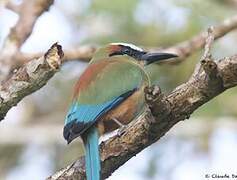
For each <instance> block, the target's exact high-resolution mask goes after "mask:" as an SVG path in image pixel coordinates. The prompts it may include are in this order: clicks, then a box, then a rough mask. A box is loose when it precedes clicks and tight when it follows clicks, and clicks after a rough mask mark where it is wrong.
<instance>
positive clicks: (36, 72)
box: [0, 43, 63, 119]
mask: <svg viewBox="0 0 237 180" xmlns="http://www.w3.org/2000/svg"><path fill="white" fill-rule="evenodd" d="M62 57H63V51H62V47H61V46H60V45H58V44H57V43H55V44H53V45H52V47H51V48H50V49H49V50H48V52H47V53H46V54H45V55H44V56H42V57H41V58H38V59H34V60H32V61H30V62H28V63H26V64H25V65H24V66H22V67H21V68H20V69H18V70H16V71H14V73H13V74H12V76H11V77H10V78H9V79H8V80H7V81H5V82H3V83H2V84H1V86H0V119H3V118H4V117H5V115H6V113H7V112H8V110H9V109H10V108H11V107H13V106H15V105H16V104H17V103H18V102H19V101H20V100H21V99H22V98H24V97H25V96H27V95H29V94H32V93H33V92H35V91H36V90H38V89H40V88H41V87H43V86H44V85H45V84H46V83H47V82H48V80H49V79H50V78H51V77H52V76H53V75H54V74H55V73H56V72H57V69H58V68H59V66H60V64H61V59H62Z"/></svg>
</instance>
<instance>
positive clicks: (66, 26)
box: [0, 0, 237, 180]
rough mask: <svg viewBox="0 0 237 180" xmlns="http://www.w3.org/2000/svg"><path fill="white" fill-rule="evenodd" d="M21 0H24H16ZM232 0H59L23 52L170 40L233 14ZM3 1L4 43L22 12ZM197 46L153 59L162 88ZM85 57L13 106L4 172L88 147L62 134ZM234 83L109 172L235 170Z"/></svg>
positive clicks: (2, 150) (35, 171)
mask: <svg viewBox="0 0 237 180" xmlns="http://www.w3.org/2000/svg"><path fill="white" fill-rule="evenodd" d="M15 2H16V3H20V2H21V1H15ZM236 10H237V2H236V1H235V0H209V1H206V0H183V1H181V0H166V1H162V0H113V1H109V0H94V1H92V0H71V1H60V0H56V1H55V4H54V5H53V6H52V7H51V9H50V11H49V12H47V13H45V14H43V15H42V16H41V17H40V18H39V19H38V21H37V23H36V25H35V27H34V31H33V33H32V35H31V36H30V38H29V39H28V40H27V41H26V43H25V44H24V45H23V47H22V51H23V52H39V51H46V50H47V49H48V47H50V45H51V44H52V43H54V42H56V41H59V42H60V44H62V45H63V47H64V49H70V48H75V47H77V46H80V45H88V44H95V45H98V46H100V45H104V44H106V43H110V42H128V43H133V44H135V45H137V46H141V47H158V48H166V47H169V46H172V45H175V44H176V43H179V42H182V41H185V40H188V39H189V38H191V37H192V36H194V35H196V34H198V33H199V32H201V31H205V30H206V29H207V28H208V27H209V26H213V25H217V24H219V23H221V22H222V21H223V20H224V19H226V18H228V17H231V16H233V15H235V13H236ZM17 18H18V17H17V15H16V14H15V13H13V12H11V11H10V10H7V9H5V8H4V7H0V45H2V44H3V42H4V38H5V37H6V35H7V34H8V32H9V28H10V27H11V26H13V25H14V24H15V22H16V20H17ZM236 41H237V32H236V31H233V32H231V33H229V34H228V35H226V36H225V37H223V38H221V39H219V40H217V41H215V44H214V46H213V50H212V53H213V55H214V57H215V58H217V59H218V58H222V57H225V56H230V55H233V54H235V53H236V52H237V50H236V48H235V47H237V42H236ZM201 54H202V51H197V52H195V53H194V54H192V56H190V57H189V58H188V59H186V60H185V61H183V62H182V63H179V64H177V65H165V64H164V65H154V66H151V67H150V69H151V71H152V74H153V76H152V78H153V79H154V80H155V81H156V82H157V83H158V84H159V85H160V86H161V88H162V90H163V91H164V92H165V93H168V92H170V91H172V90H173V89H174V88H175V87H177V86H178V85H180V84H181V83H184V82H185V81H187V80H188V78H189V76H190V75H191V73H192V72H193V70H194V66H195V64H196V63H197V62H198V60H199V59H200V56H201ZM86 66H87V64H86V63H83V62H80V61H73V62H69V63H66V64H64V65H63V67H62V69H61V71H60V72H58V73H57V75H56V76H54V78H53V79H52V80H50V82H49V83H48V84H47V85H46V86H45V87H43V88H42V89H41V90H39V91H37V92H36V93H34V94H32V95H30V96H28V97H26V98H25V99H24V100H23V101H22V102H20V103H19V104H18V106H16V107H14V108H13V109H12V110H11V111H10V112H9V113H8V114H7V117H6V120H4V121H3V122H1V124H0V179H8V180H9V179H24V180H25V179H34V180H35V179H44V178H45V177H47V176H49V175H51V174H52V173H53V172H55V171H56V170H58V169H60V168H62V167H64V166H66V165H67V164H69V163H70V162H73V160H75V159H76V158H77V157H79V156H81V155H83V147H82V144H81V141H80V140H79V139H78V140H77V141H76V142H74V143H72V144H71V145H69V146H67V145H66V142H65V141H64V140H63V137H62V128H63V123H64V117H65V114H66V111H67V108H68V105H69V103H70V99H71V94H72V88H73V84H74V83H75V81H76V80H77V78H78V77H79V76H80V74H81V73H82V71H83V70H84V69H85V68H86ZM236 99H237V89H236V88H233V89H231V90H228V91H226V92H224V93H223V94H221V95H220V96H218V97H216V98H214V99H213V100H212V101H211V102H208V103H206V104H205V105H203V106H202V107H200V108H199V109H198V110H197V111H196V112H194V114H193V115H192V117H191V118H190V119H189V120H186V121H184V122H181V123H179V124H178V125H176V126H175V127H174V128H173V129H172V130H171V131H170V132H169V133H168V134H167V135H166V136H165V137H164V138H162V139H161V140H160V141H159V142H158V143H155V144H154V145H152V146H151V147H149V148H148V149H146V150H144V151H143V152H142V153H140V154H139V155H138V156H136V157H134V158H133V159H131V160H130V161H129V162H128V163H127V164H125V165H124V166H123V167H121V168H120V169H119V170H118V171H116V172H115V173H114V174H113V175H112V176H111V177H110V178H109V179H111V180H116V179H129V180H130V179H131V180H133V179H134V180H139V179H154V180H156V179H157V180H170V179H175V180H179V179H180V180H185V179H187V180H190V179H191V180H193V179H194V180H196V179H197V180H199V179H205V178H204V177H205V174H207V173H234V172H236V161H237V157H236V151H237V129H236V128H237V121H236V118H237V106H236Z"/></svg>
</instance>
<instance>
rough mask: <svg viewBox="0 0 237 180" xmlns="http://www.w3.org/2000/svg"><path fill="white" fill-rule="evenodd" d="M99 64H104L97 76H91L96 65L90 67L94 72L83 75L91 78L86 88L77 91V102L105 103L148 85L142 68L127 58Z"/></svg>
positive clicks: (115, 58) (114, 58) (118, 58)
mask: <svg viewBox="0 0 237 180" xmlns="http://www.w3.org/2000/svg"><path fill="white" fill-rule="evenodd" d="M99 63H100V64H101V63H104V66H103V69H101V71H100V73H99V74H96V73H95V76H94V74H93V73H94V72H96V66H97V63H94V64H91V65H90V66H94V67H91V68H92V69H93V70H94V71H93V70H92V72H88V74H85V76H92V78H91V81H90V82H89V83H88V84H87V87H86V88H85V89H83V88H82V89H81V90H80V91H79V94H78V99H77V100H78V102H80V103H81V104H101V103H105V102H107V101H110V100H112V99H114V98H115V97H118V96H120V95H122V94H124V93H126V92H128V91H131V90H133V89H134V88H139V87H141V86H142V85H143V84H144V85H148V84H149V78H148V76H147V75H146V73H145V72H144V71H143V69H142V67H141V66H140V65H138V64H135V63H133V61H132V60H130V58H129V57H126V58H125V57H124V56H118V57H111V58H110V60H109V61H108V60H104V62H103V60H100V62H99ZM89 68H90V67H89ZM89 73H92V74H89Z"/></svg>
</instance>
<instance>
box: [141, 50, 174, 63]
mask: <svg viewBox="0 0 237 180" xmlns="http://www.w3.org/2000/svg"><path fill="white" fill-rule="evenodd" d="M177 57H178V56H177V55H176V54H170V53H149V52H148V53H146V54H143V55H142V56H141V60H142V61H144V62H145V65H149V64H152V63H154V62H158V61H163V60H166V59H170V58H177Z"/></svg>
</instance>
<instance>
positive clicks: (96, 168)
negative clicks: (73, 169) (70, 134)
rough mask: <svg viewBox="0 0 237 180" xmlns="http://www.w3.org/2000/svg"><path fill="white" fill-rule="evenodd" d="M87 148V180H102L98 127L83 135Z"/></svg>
mask: <svg viewBox="0 0 237 180" xmlns="http://www.w3.org/2000/svg"><path fill="white" fill-rule="evenodd" d="M83 141H84V144H85V148H86V158H85V160H86V177H87V180H100V170H101V167H100V152H99V136H98V130H97V128H96V127H91V128H89V129H88V130H87V132H85V133H84V134H83Z"/></svg>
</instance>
